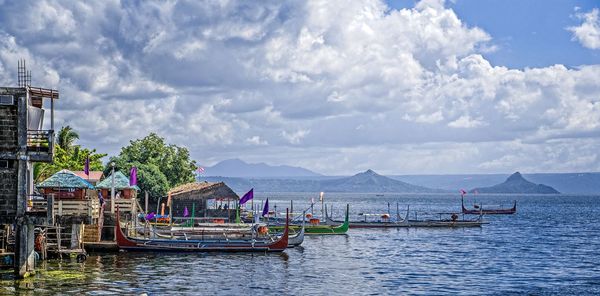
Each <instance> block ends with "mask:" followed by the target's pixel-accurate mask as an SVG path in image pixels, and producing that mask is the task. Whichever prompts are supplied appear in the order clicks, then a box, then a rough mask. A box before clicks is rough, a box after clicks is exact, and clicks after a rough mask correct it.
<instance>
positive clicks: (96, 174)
mask: <svg viewBox="0 0 600 296" xmlns="http://www.w3.org/2000/svg"><path fill="white" fill-rule="evenodd" d="M73 173H74V174H75V175H77V176H79V177H81V178H83V179H84V180H86V181H87V180H89V181H90V182H98V181H100V179H102V176H103V173H102V171H90V175H89V176H88V175H86V174H85V172H84V171H73Z"/></svg>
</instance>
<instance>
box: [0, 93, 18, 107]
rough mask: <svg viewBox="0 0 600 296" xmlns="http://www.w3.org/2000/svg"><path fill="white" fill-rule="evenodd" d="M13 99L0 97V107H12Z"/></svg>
mask: <svg viewBox="0 0 600 296" xmlns="http://www.w3.org/2000/svg"><path fill="white" fill-rule="evenodd" d="M14 104H15V98H14V97H13V96H11V95H0V105H14Z"/></svg>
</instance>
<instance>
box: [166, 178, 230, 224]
mask: <svg viewBox="0 0 600 296" xmlns="http://www.w3.org/2000/svg"><path fill="white" fill-rule="evenodd" d="M169 195H170V196H171V198H172V201H171V202H172V206H173V208H172V211H173V213H172V214H173V217H183V216H184V210H185V208H186V207H187V209H188V213H189V215H190V216H191V215H192V209H195V211H196V212H195V213H193V215H194V216H195V217H214V216H223V214H226V212H227V211H230V212H231V211H235V206H236V205H237V202H238V201H239V199H240V197H239V196H238V195H237V194H236V193H235V192H234V191H233V190H231V188H229V186H227V185H225V183H223V182H218V183H210V182H206V181H205V182H194V183H188V184H184V185H180V186H177V187H175V188H173V189H171V190H169Z"/></svg>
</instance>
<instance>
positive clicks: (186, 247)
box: [115, 209, 289, 252]
mask: <svg viewBox="0 0 600 296" xmlns="http://www.w3.org/2000/svg"><path fill="white" fill-rule="evenodd" d="M115 233H116V236H117V245H118V246H119V248H120V249H123V250H127V251H155V252H282V251H283V250H285V249H286V248H287V247H288V233H289V214H286V223H285V228H284V231H283V235H282V236H281V237H279V238H278V239H277V240H275V241H273V242H269V241H265V240H227V239H221V240H185V239H153V238H150V239H147V238H135V237H130V236H127V235H126V234H125V233H123V230H122V229H121V227H120V224H119V212H118V209H117V226H115Z"/></svg>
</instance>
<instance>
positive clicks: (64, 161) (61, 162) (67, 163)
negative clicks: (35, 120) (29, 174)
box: [33, 126, 106, 182]
mask: <svg viewBox="0 0 600 296" xmlns="http://www.w3.org/2000/svg"><path fill="white" fill-rule="evenodd" d="M76 139H79V135H78V134H77V133H76V132H75V131H74V130H73V129H72V128H71V127H70V126H65V127H62V128H61V129H60V131H59V132H58V137H57V145H56V146H55V147H54V161H53V162H52V163H35V165H34V169H33V174H34V179H35V180H36V182H40V181H43V180H44V179H46V178H48V177H50V176H52V175H53V174H54V173H56V172H58V171H60V170H63V169H68V170H72V171H82V170H83V168H84V166H85V161H86V158H87V157H89V158H90V171H94V170H96V171H97V170H102V168H103V165H102V161H101V159H102V158H103V157H105V156H106V154H102V153H96V149H88V148H82V147H81V146H79V145H73V144H74V142H75V140H76Z"/></svg>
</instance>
